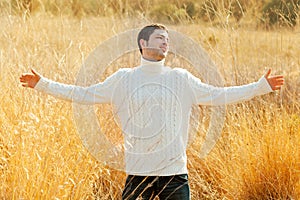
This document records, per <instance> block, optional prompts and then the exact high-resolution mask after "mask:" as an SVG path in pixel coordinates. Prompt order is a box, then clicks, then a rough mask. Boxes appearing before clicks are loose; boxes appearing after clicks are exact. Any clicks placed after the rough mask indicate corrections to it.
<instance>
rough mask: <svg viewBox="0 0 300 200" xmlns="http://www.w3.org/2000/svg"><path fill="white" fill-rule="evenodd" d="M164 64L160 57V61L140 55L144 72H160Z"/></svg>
mask: <svg viewBox="0 0 300 200" xmlns="http://www.w3.org/2000/svg"><path fill="white" fill-rule="evenodd" d="M164 64H165V59H162V60H161V61H150V60H146V59H145V58H143V57H141V69H142V70H143V71H144V72H149V73H160V72H161V71H162V70H163V67H164Z"/></svg>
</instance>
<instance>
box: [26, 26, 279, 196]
mask: <svg viewBox="0 0 300 200" xmlns="http://www.w3.org/2000/svg"><path fill="white" fill-rule="evenodd" d="M137 42H138V46H139V49H140V52H141V54H142V57H141V64H140V66H138V67H135V68H132V69H125V68H122V69H119V70H118V71H117V72H115V73H114V74H112V75H111V76H110V77H108V78H107V79H106V80H105V81H104V82H102V83H98V84H96V85H92V86H89V87H85V88H84V87H79V86H74V85H65V84H61V83H57V82H53V81H51V80H48V79H46V78H44V77H42V76H41V75H39V74H38V73H37V72H35V71H34V70H31V72H32V73H30V74H23V75H22V76H21V77H20V81H21V82H22V86H24V87H29V88H35V89H36V90H38V91H42V92H45V93H47V94H50V95H53V96H56V97H59V98H62V99H66V100H71V101H75V102H79V103H85V104H97V103H113V104H114V105H115V107H116V112H117V114H118V116H119V118H120V121H121V125H122V131H123V133H124V138H125V139H124V140H125V142H124V145H125V163H126V172H127V174H128V177H127V179H126V183H125V188H124V191H123V194H122V198H123V199H132V200H133V199H137V198H138V197H142V198H143V199H154V198H155V197H157V196H158V197H159V198H160V199H175V200H176V199H178V200H185V199H186V200H187V199H190V189H189V184H188V175H187V173H188V171H187V156H186V145H187V137H188V136H187V135H188V133H187V132H188V123H189V116H190V112H191V108H192V105H197V104H198V105H224V104H229V103H235V102H240V101H243V100H249V99H251V98H253V97H254V96H258V95H263V94H266V93H269V92H271V91H273V90H279V89H280V88H281V86H282V85H283V83H284V80H283V76H273V77H269V75H270V73H271V70H268V72H267V73H266V74H265V75H264V76H263V77H262V78H260V79H259V81H258V82H255V83H251V84H248V85H243V86H234V87H225V88H218V87H214V86H211V85H207V84H204V83H202V82H201V81H200V80H199V79H198V78H196V77H195V76H193V75H192V74H191V73H189V72H188V71H186V70H184V69H181V68H174V69H172V68H170V67H167V66H164V61H165V57H166V56H167V53H168V50H169V37H168V30H167V29H166V27H165V26H163V25H158V24H152V25H149V26H146V27H144V28H143V29H142V30H141V31H140V32H139V34H138V39H137Z"/></svg>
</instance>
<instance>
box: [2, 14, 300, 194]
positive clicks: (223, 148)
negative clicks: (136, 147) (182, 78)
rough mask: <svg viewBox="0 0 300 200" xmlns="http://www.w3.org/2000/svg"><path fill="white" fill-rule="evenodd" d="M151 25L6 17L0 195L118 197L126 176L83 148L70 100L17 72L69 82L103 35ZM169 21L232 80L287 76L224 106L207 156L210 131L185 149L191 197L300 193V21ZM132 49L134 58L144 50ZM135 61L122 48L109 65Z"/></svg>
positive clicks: (141, 21)
mask: <svg viewBox="0 0 300 200" xmlns="http://www.w3.org/2000/svg"><path fill="white" fill-rule="evenodd" d="M151 22H152V21H151V20H149V19H146V18H129V17H128V18H117V17H92V16H89V17H82V18H77V17H72V16H63V15H61V16H59V15H58V16H53V15H47V14H43V13H37V14H35V15H32V16H30V17H28V16H27V17H26V16H24V15H8V14H2V15H1V16H0V27H1V29H0V30H1V32H0V34H1V37H0V70H1V75H0V80H1V94H0V95H1V97H0V99H1V102H0V105H1V107H0V108H1V111H0V126H1V129H0V183H1V184H0V199H120V197H121V193H122V188H123V185H124V181H125V176H126V175H125V174H124V172H122V171H117V170H115V169H112V168H110V167H108V166H104V165H103V164H102V163H100V162H98V161H97V160H95V159H94V158H93V157H92V156H91V155H90V154H89V152H88V151H87V150H86V149H85V148H84V147H83V145H82V143H81V140H80V139H79V136H78V134H77V130H76V126H75V124H74V121H73V113H72V104H71V103H70V102H65V101H62V100H58V99H55V98H53V97H50V96H47V95H44V94H40V93H37V92H36V91H34V90H31V89H26V88H22V87H21V85H20V83H19V76H20V75H21V74H22V73H23V72H29V70H30V68H31V67H33V68H35V69H36V70H37V71H38V72H40V73H41V74H42V75H44V76H46V77H48V78H50V79H53V80H56V81H59V82H64V83H69V84H72V83H74V82H75V81H76V77H77V75H78V74H77V73H78V70H79V69H80V67H81V65H82V61H83V60H84V58H86V57H87V56H88V55H89V53H90V52H92V50H93V49H94V48H96V47H97V46H98V45H99V44H100V43H101V42H103V41H104V40H106V39H109V38H110V37H112V36H113V35H116V34H118V33H121V32H123V31H126V30H129V29H132V28H141V27H142V26H144V25H145V24H148V23H151ZM168 27H169V29H173V30H176V31H178V32H181V33H183V34H185V35H187V36H189V37H191V38H192V39H194V40H195V41H196V42H197V43H199V44H200V45H202V46H203V47H204V49H205V50H206V51H207V52H208V54H209V55H210V56H211V58H212V59H213V60H214V61H215V63H216V65H217V66H218V68H219V71H220V72H221V74H222V75H223V77H224V78H225V81H226V85H239V84H246V83H249V82H253V81H256V80H258V78H260V77H261V76H262V75H263V74H264V72H265V71H266V69H267V68H272V69H273V73H276V74H283V75H284V76H285V81H286V84H285V86H284V87H283V88H282V90H281V91H278V92H274V93H272V94H268V95H265V96H262V97H256V98H254V99H253V100H251V101H249V102H244V103H239V104H236V105H228V106H227V114H226V121H225V125H224V129H223V132H222V137H221V139H220V140H219V141H218V143H217V145H216V147H215V148H214V149H213V151H212V152H211V153H210V154H209V155H208V156H207V157H206V158H205V159H201V158H200V157H199V151H200V145H201V142H202V141H203V134H204V133H203V132H201V133H199V134H198V136H197V137H199V138H195V142H194V144H193V145H192V146H191V147H190V148H189V149H188V155H189V164H188V167H189V173H190V174H189V177H190V185H191V193H192V199H241V200H246V199H300V88H299V87H300V56H299V55H300V45H299V44H300V30H299V26H298V27H297V26H296V27H294V28H293V29H276V30H272V31H266V30H262V29H259V28H258V29H256V28H253V27H250V28H249V27H248V28H247V27H239V26H231V25H230V24H224V25H223V26H211V25H207V24H206V25H203V24H199V23H180V24H177V25H174V24H170V25H169V26H168ZM133 55H134V56H136V57H137V59H136V60H137V61H138V60H139V55H138V53H135V54H133ZM130 58H132V56H131V57H130V56H128V55H124V58H123V59H122V62H116V63H113V64H112V68H113V69H116V68H117V67H130V65H132V64H135V62H134V61H131V60H130ZM136 60H135V61H136ZM167 62H168V61H167ZM181 67H185V66H181ZM107 128H108V129H114V128H115V127H107Z"/></svg>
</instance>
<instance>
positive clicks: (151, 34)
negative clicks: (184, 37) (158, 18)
mask: <svg viewBox="0 0 300 200" xmlns="http://www.w3.org/2000/svg"><path fill="white" fill-rule="evenodd" d="M137 42H138V45H139V49H140V52H141V54H142V56H143V57H144V58H145V59H148V60H154V61H159V60H162V59H164V58H165V57H166V55H167V53H168V50H169V36H168V30H167V28H166V27H165V26H164V25H160V24H152V25H148V26H145V27H144V28H142V30H141V31H140V32H139V34H138V38H137Z"/></svg>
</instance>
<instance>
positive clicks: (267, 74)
mask: <svg viewBox="0 0 300 200" xmlns="http://www.w3.org/2000/svg"><path fill="white" fill-rule="evenodd" d="M270 74H271V69H268V71H267V73H266V74H265V77H266V78H268V77H269V75H270Z"/></svg>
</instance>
